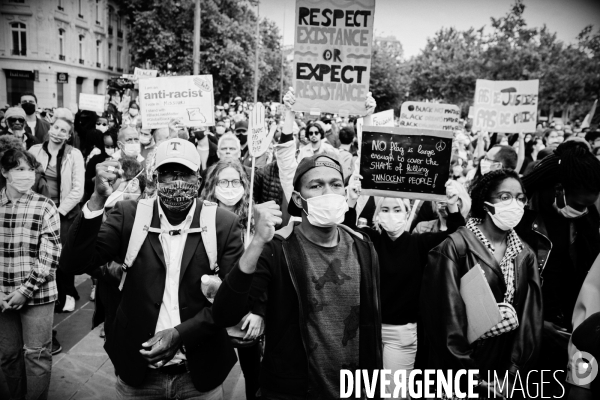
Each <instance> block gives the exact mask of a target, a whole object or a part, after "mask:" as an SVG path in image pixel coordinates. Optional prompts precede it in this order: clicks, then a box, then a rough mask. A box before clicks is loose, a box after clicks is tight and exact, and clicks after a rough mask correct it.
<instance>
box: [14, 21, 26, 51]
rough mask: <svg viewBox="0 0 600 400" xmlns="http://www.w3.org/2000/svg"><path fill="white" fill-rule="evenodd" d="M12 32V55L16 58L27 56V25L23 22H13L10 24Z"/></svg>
mask: <svg viewBox="0 0 600 400" xmlns="http://www.w3.org/2000/svg"><path fill="white" fill-rule="evenodd" d="M10 30H11V32H12V42H13V45H12V54H13V55H14V56H25V55H27V30H26V27H25V24H23V23H21V22H13V23H12V24H10Z"/></svg>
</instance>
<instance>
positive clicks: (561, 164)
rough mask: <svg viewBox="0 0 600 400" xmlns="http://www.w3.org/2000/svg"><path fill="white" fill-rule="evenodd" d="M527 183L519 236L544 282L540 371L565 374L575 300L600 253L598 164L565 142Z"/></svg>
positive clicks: (576, 144) (584, 149) (585, 150)
mask: <svg viewBox="0 0 600 400" xmlns="http://www.w3.org/2000/svg"><path fill="white" fill-rule="evenodd" d="M523 184H524V185H525V189H526V190H527V196H528V197H529V198H530V199H531V200H530V202H529V207H528V209H527V210H525V216H524V217H523V220H522V221H521V223H520V224H519V226H518V227H517V228H516V231H517V232H518V233H519V236H521V237H522V238H523V240H524V241H525V242H527V244H529V245H530V246H531V248H532V249H533V250H534V252H535V253H536V255H537V258H538V268H539V270H540V274H541V276H542V279H543V280H544V286H542V293H543V298H544V338H543V343H542V351H541V353H540V361H539V366H540V367H541V366H544V369H551V370H554V371H558V370H562V371H564V370H565V369H566V362H567V359H568V356H567V345H568V341H569V335H570V332H572V321H573V310H574V308H575V303H576V300H577V295H578V293H579V291H580V290H581V287H582V285H583V282H584V280H585V278H586V276H587V274H588V271H589V269H590V268H591V266H592V265H593V263H594V260H595V259H596V258H597V257H598V254H600V233H599V231H600V216H599V215H598V209H597V208H596V206H595V204H596V202H597V201H598V198H599V197H600V161H599V160H598V159H597V158H596V157H595V156H594V155H593V154H592V153H591V152H590V151H589V148H588V146H587V144H586V143H582V142H578V141H567V142H565V143H563V144H561V145H559V146H558V147H557V148H556V150H554V153H553V154H550V155H548V156H546V157H545V158H544V159H543V160H542V161H541V162H540V163H539V164H538V166H537V167H536V168H535V169H534V170H533V171H531V173H530V174H528V175H526V176H525V177H523ZM560 377H561V378H562V377H564V374H563V373H561V374H560ZM563 385H564V383H563ZM555 389H556V392H555V394H560V393H561V392H560V390H561V389H560V386H559V385H555ZM548 392H549V393H552V392H551V390H550V389H549V390H548Z"/></svg>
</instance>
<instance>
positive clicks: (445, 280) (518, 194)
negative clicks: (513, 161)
mask: <svg viewBox="0 0 600 400" xmlns="http://www.w3.org/2000/svg"><path fill="white" fill-rule="evenodd" d="M471 197H472V200H473V204H472V207H471V214H470V216H471V218H470V219H469V221H468V223H467V226H466V227H465V228H460V229H459V230H458V231H457V232H455V233H453V234H452V235H450V237H448V238H447V239H446V240H445V241H444V242H443V243H442V244H440V245H439V246H438V247H436V248H435V249H433V250H432V251H431V252H430V253H429V258H428V263H427V267H426V268H425V274H424V277H423V288H422V289H423V290H422V291H421V301H420V305H421V315H422V319H423V324H424V327H425V335H426V337H427V341H428V343H429V347H430V353H429V365H427V368H435V369H441V370H452V371H453V372H457V371H458V370H461V369H470V370H472V369H477V370H479V376H478V377H477V378H476V379H477V380H478V386H477V388H476V392H478V393H479V394H480V395H483V396H486V397H487V396H488V391H489V393H490V395H489V396H492V397H493V396H494V392H496V396H497V397H500V398H502V396H507V394H508V393H510V391H509V387H510V388H512V386H513V384H514V379H515V374H516V373H517V372H518V373H520V374H524V373H527V372H528V371H529V370H530V369H531V368H532V367H533V366H534V362H535V359H536V358H537V354H538V351H539V348H540V345H541V336H542V298H541V288H540V286H541V285H540V277H539V273H538V268H537V262H536V257H535V254H534V253H533V252H532V251H531V248H530V247H529V246H527V245H526V244H524V243H523V242H522V241H521V238H520V237H519V235H517V233H516V232H515V231H514V229H513V228H514V227H515V226H517V224H518V223H519V221H520V220H521V218H522V216H523V213H524V207H525V203H526V202H527V197H526V196H525V190H524V188H523V185H522V184H521V181H520V179H519V175H518V174H517V173H516V172H514V171H511V170H506V169H502V170H497V171H493V172H490V173H488V174H486V175H485V176H483V177H482V178H481V179H480V180H479V181H478V182H477V184H476V185H475V186H474V187H473V190H472V191H471ZM473 268H480V269H481V271H482V272H483V278H484V279H485V281H486V282H483V283H482V285H486V288H485V289H484V290H485V291H488V290H489V289H491V293H490V294H491V295H492V296H493V300H492V299H491V298H490V300H491V301H495V302H496V303H497V305H498V309H499V312H500V315H501V321H500V322H499V323H498V324H497V325H495V326H493V327H491V328H490V329H488V331H486V332H485V333H483V334H482V335H481V336H480V337H479V338H476V339H475V340H474V341H473V342H470V340H469V336H468V333H467V332H468V326H469V321H468V320H467V309H466V307H465V301H464V300H463V297H462V295H461V285H462V284H463V281H462V280H461V278H462V277H463V276H464V275H465V274H466V273H467V272H469V271H470V270H472V269H473ZM469 294H472V292H469ZM485 322H486V321H485V320H484V323H485ZM471 339H473V338H471ZM493 373H496V374H497V376H499V377H501V378H500V379H504V377H505V376H508V382H509V384H508V385H506V384H505V386H504V388H503V389H499V388H494V383H493V382H488V377H489V376H494V375H493ZM507 373H508V375H507ZM461 382H462V386H461V389H466V387H467V385H466V379H464V380H462V381H461ZM519 386H520V385H519ZM455 395H456V391H455Z"/></svg>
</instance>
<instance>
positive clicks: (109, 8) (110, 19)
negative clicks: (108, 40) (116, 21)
mask: <svg viewBox="0 0 600 400" xmlns="http://www.w3.org/2000/svg"><path fill="white" fill-rule="evenodd" d="M113 13H114V9H113V8H112V6H108V24H107V25H108V34H109V35H112V33H113V27H112V20H113Z"/></svg>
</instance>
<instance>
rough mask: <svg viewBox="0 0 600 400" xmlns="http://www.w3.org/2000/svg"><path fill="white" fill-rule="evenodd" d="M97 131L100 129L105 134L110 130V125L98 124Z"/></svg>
mask: <svg viewBox="0 0 600 400" xmlns="http://www.w3.org/2000/svg"><path fill="white" fill-rule="evenodd" d="M96 129H98V130H99V131H100V132H102V133H104V132H106V131H107V130H108V125H101V124H96Z"/></svg>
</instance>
